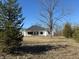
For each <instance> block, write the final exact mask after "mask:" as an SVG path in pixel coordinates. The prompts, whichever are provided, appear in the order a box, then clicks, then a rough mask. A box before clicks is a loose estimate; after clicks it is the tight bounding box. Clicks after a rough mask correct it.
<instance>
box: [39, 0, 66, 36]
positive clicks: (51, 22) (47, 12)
mask: <svg viewBox="0 0 79 59" xmlns="http://www.w3.org/2000/svg"><path fill="white" fill-rule="evenodd" d="M40 2H41V12H40V16H41V17H40V18H41V19H39V20H40V21H41V22H42V23H43V24H45V25H46V26H47V27H48V33H49V34H50V36H51V37H52V31H53V30H54V29H55V27H56V26H57V22H58V21H62V20H61V19H62V18H63V17H64V16H66V14H65V13H64V9H62V10H61V11H62V12H61V15H60V16H59V17H56V16H57V15H56V13H58V12H56V10H57V8H59V7H58V3H59V0H41V1H40Z"/></svg>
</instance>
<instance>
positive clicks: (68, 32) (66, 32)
mask: <svg viewBox="0 0 79 59" xmlns="http://www.w3.org/2000/svg"><path fill="white" fill-rule="evenodd" d="M72 33H73V31H72V27H71V25H70V24H69V23H66V24H65V26H64V29H63V35H64V36H65V37H66V38H70V37H72Z"/></svg>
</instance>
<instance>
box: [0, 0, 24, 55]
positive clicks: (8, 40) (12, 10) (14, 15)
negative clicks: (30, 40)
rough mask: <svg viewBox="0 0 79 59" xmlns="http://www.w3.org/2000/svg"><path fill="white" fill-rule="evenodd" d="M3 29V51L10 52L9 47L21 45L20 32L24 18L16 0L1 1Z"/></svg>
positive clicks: (21, 36)
mask: <svg viewBox="0 0 79 59" xmlns="http://www.w3.org/2000/svg"><path fill="white" fill-rule="evenodd" d="M2 5H3V6H2V8H1V7H0V9H2V15H3V17H2V18H3V29H4V34H5V36H4V39H3V42H2V43H3V44H4V49H3V51H4V52H8V53H10V52H11V51H10V50H11V48H17V47H19V46H21V42H22V38H23V35H22V33H21V32H20V30H21V28H22V26H23V24H22V22H23V20H24V18H23V17H22V13H21V10H22V8H21V7H20V6H19V4H18V3H17V0H7V1H6V2H4V3H2Z"/></svg>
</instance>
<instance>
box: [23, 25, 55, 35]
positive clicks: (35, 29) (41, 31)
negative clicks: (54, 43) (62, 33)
mask: <svg viewBox="0 0 79 59" xmlns="http://www.w3.org/2000/svg"><path fill="white" fill-rule="evenodd" d="M22 34H23V35H24V36H48V35H49V34H48V31H47V28H44V27H41V26H37V25H33V26H31V27H29V28H28V29H24V30H22ZM52 35H53V36H54V31H52Z"/></svg>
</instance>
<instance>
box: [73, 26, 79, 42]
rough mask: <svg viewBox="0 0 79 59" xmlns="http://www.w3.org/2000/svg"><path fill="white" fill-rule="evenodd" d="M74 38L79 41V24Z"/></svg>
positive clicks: (75, 29)
mask: <svg viewBox="0 0 79 59" xmlns="http://www.w3.org/2000/svg"><path fill="white" fill-rule="evenodd" d="M73 38H74V39H75V40H76V41H77V42H79V26H78V27H76V28H74V33H73Z"/></svg>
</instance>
